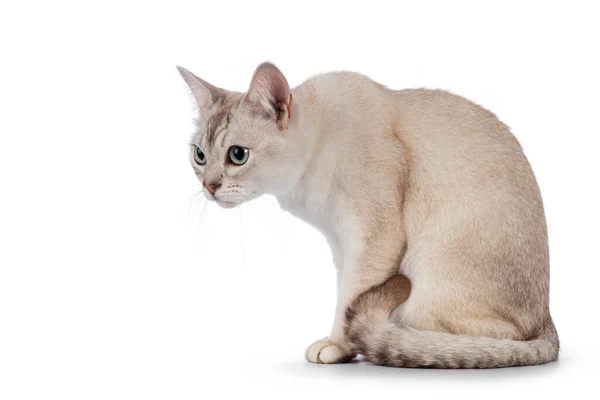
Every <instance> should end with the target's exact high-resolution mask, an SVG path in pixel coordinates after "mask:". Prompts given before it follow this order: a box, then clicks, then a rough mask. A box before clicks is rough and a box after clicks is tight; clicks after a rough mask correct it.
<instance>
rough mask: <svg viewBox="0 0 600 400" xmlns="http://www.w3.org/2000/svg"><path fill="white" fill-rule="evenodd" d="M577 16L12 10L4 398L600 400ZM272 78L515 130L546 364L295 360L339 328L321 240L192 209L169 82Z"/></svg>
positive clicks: (588, 60)
mask: <svg viewBox="0 0 600 400" xmlns="http://www.w3.org/2000/svg"><path fill="white" fill-rule="evenodd" d="M88 3H90V4H88ZM17 4H18V5H17ZM392 4H393V5H392ZM417 4H418V5H417ZM592 5H593V2H589V3H584V2H575V1H569V2H564V3H563V4H562V5H559V4H557V3H554V2H514V3H513V2H497V3H492V2H470V3H465V2H447V3H446V2H439V3H431V2H407V3H401V2H389V4H385V3H381V4H380V3H378V2H376V1H368V2H365V3H364V4H361V5H358V4H356V5H352V4H351V3H350V2H340V3H336V4H334V3H328V2H325V1H319V2H315V3H310V2H308V1H296V2H285V1H277V2H275V1H274V2H261V3H259V2H257V1H248V2H237V3H234V2H232V1H223V2H220V1H217V0H213V1H210V2H203V1H198V0H196V1H192V2H186V3H183V2H174V1H170V2H164V3H163V5H157V4H155V3H153V2H149V1H148V2H139V3H137V4H136V3H133V2H114V3H112V2H109V1H104V2H101V3H100V2H99V4H96V5H93V4H91V2H73V3H70V4H67V3H66V2H60V1H51V2H42V1H39V2H18V3H17V2H12V4H8V2H3V3H2V5H1V6H0V41H1V47H0V51H1V55H2V61H0V72H1V73H0V190H1V191H2V193H1V195H0V239H1V241H0V246H1V248H0V398H2V399H6V400H8V399H50V398H57V399H154V398H156V399H197V398H204V399H219V398H254V397H256V398H265V399H270V398H278V399H293V398H331V397H333V398H348V397H349V398H355V397H357V398H358V397H360V398H364V397H365V396H366V397H367V398H370V399H378V398H391V397H392V396H393V398H404V399H406V398H409V396H412V395H418V396H419V397H420V398H421V397H426V398H428V397H434V396H435V395H438V397H440V396H443V398H447V397H451V398H452V397H458V396H460V397H461V398H465V397H467V398H471V397H472V398H490V399H495V398H506V397H507V396H512V397H513V398H525V396H527V397H531V396H536V398H537V397H538V396H542V395H556V396H560V397H561V398H563V397H564V396H565V395H569V396H570V397H576V398H579V397H580V395H581V396H583V394H582V393H584V392H585V391H592V392H591V393H590V394H588V396H589V398H591V397H594V394H595V395H598V386H597V385H596V383H597V382H595V381H597V379H598V377H599V376H600V367H599V363H598V359H599V358H600V350H599V346H598V340H599V337H598V336H599V333H598V332H599V328H600V324H599V322H598V306H599V305H600V301H599V300H598V296H599V295H600V293H599V291H598V289H597V288H598V282H599V281H600V272H599V267H600V261H599V257H598V246H599V243H598V239H600V237H599V236H600V235H599V233H598V232H599V226H600V213H599V211H598V204H599V202H600V196H599V194H598V181H599V179H598V173H599V172H600V171H599V170H600V163H599V161H598V158H599V157H598V155H597V153H598V148H599V146H598V145H599V144H600V141H599V139H598V138H599V135H600V129H599V127H600V122H599V118H600V110H599V109H600V107H599V106H600V102H599V101H598V98H599V93H600V82H599V78H598V71H600V62H599V60H598V53H599V51H598V38H599V37H600V29H599V28H598V15H599V13H598V10H596V9H594V8H593V7H592ZM264 60H271V61H273V62H275V63H276V64H277V65H278V66H279V67H280V68H281V69H282V70H283V71H284V73H285V74H286V75H287V78H288V80H289V82H290V84H292V85H297V84H300V83H301V82H302V81H303V80H304V79H306V78H307V77H309V76H311V75H313V74H315V73H319V72H324V71H329V70H339V69H349V70H355V71H359V72H362V73H365V74H367V75H369V76H370V77H372V78H373V79H375V80H377V81H379V82H382V83H384V84H386V85H387V86H389V87H391V88H397V89H401V88H406V87H422V86H425V87H431V88H445V89H449V90H451V91H453V92H455V93H459V94H461V95H464V96H466V97H468V98H469V99H472V100H474V101H475V102H477V103H479V104H482V105H484V106H485V107H487V108H489V109H490V110H492V111H493V112H494V113H496V114H497V115H498V116H499V118H501V119H502V120H503V121H504V122H505V123H507V124H508V125H509V126H510V127H511V128H512V130H513V132H514V134H515V135H516V136H517V138H518V139H519V140H520V142H521V143H522V145H523V147H524V149H525V153H526V155H527V156H528V158H529V160H530V162H531V163H532V165H533V168H534V170H535V173H536V175H537V177H538V180H539V183H540V186H541V190H542V193H543V197H544V201H545V206H546V211H547V218H548V226H549V232H550V249H551V258H552V261H551V271H552V288H551V307H552V313H553V316H554V318H555V322H556V325H557V327H558V330H559V334H560V338H561V341H562V351H561V355H560V361H559V362H557V363H553V364H549V365H544V366H539V367H531V368H512V369H504V370H488V371H434V370H407V369H391V368H381V367H375V366H371V365H368V364H365V363H360V364H350V365H333V366H323V365H310V364H308V363H306V362H305V361H304V359H303V352H304V349H305V347H306V346H308V345H309V344H310V343H312V341H314V340H315V339H318V338H321V337H323V336H325V335H327V334H328V332H329V329H330V324H331V321H332V316H333V307H334V286H335V285H334V269H333V266H332V261H331V257H330V254H329V250H328V248H327V247H326V244H325V240H324V239H323V238H322V237H321V236H320V235H319V233H318V232H316V231H315V230H313V229H312V228H310V227H308V226H307V225H306V224H304V223H303V222H301V221H299V220H296V219H294V218H293V217H291V216H290V215H289V214H286V213H284V212H283V211H281V210H280V209H279V208H278V206H277V204H276V203H275V201H274V200H273V199H269V198H267V199H259V200H256V201H254V202H252V203H249V204H246V205H244V206H243V207H241V209H237V210H222V209H219V208H218V206H217V205H215V204H214V203H211V204H209V205H208V206H207V207H206V208H205V209H204V203H203V201H202V200H200V199H201V196H200V197H192V196H191V195H192V193H194V192H196V191H198V190H199V189H200V184H199V182H197V181H196V179H195V176H194V175H193V173H192V171H191V168H190V166H189V164H188V159H187V152H188V146H187V141H188V137H189V135H190V134H191V132H192V123H191V120H192V116H193V115H192V111H191V110H192V109H191V102H190V98H189V97H188V94H187V91H186V88H185V86H184V84H183V81H182V80H181V78H180V77H179V75H178V73H177V71H176V69H175V64H180V65H183V66H185V67H187V68H188V69H190V70H192V71H193V72H195V73H196V74H198V75H199V76H201V77H203V78H204V79H206V80H208V81H210V82H212V83H213V84H215V85H218V86H223V87H225V88H227V89H231V90H241V91H243V90H245V89H246V88H247V86H248V84H249V79H250V76H251V74H252V72H253V70H254V68H255V67H256V65H258V64H259V63H260V62H262V61H264ZM349 156H352V155H351V154H349ZM594 392H595V393H594ZM588 393H589V392H588ZM384 396H385V397H384Z"/></svg>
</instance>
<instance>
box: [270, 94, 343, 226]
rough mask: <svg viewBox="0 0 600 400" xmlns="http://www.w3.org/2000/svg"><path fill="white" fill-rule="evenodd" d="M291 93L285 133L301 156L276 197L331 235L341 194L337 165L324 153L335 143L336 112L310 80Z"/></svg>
mask: <svg viewBox="0 0 600 400" xmlns="http://www.w3.org/2000/svg"><path fill="white" fill-rule="evenodd" d="M292 95H293V102H294V103H293V110H292V116H293V117H292V119H290V129H289V132H287V133H286V134H289V135H292V136H293V137H294V140H293V143H294V144H293V146H296V149H297V150H298V151H299V154H300V156H299V157H298V162H297V165H296V167H297V168H296V173H295V176H294V177H291V179H290V186H289V187H287V188H286V189H285V190H283V191H282V192H280V193H276V197H277V200H278V201H279V204H280V205H281V207H282V208H283V209H285V210H287V211H289V212H291V213H292V214H294V215H295V216H297V217H299V218H301V219H303V220H305V221H307V222H309V223H310V224H312V225H313V226H315V227H316V228H317V229H319V230H321V231H323V232H324V233H326V234H328V235H329V234H332V233H333V232H334V231H335V230H336V227H335V226H334V221H333V219H332V218H333V215H332V212H331V210H332V209H333V208H334V206H335V203H336V202H338V201H340V196H341V193H339V192H336V191H335V189H334V188H335V182H334V181H335V179H336V165H335V163H334V162H332V160H331V159H329V158H328V157H326V156H325V154H326V153H327V152H329V151H331V148H332V146H334V143H333V141H334V138H333V137H332V136H331V135H330V134H329V135H328V133H330V132H328V131H329V130H331V129H332V127H333V126H334V125H333V124H335V120H334V117H332V116H333V115H334V113H330V112H328V111H329V110H327V107H328V105H327V104H323V101H322V99H319V98H318V97H317V96H316V94H315V88H314V87H312V86H311V85H310V84H306V83H305V84H303V85H301V86H299V87H298V88H296V89H294V90H293V91H292Z"/></svg>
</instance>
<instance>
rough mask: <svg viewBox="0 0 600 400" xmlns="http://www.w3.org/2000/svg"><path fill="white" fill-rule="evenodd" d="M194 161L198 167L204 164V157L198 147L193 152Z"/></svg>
mask: <svg viewBox="0 0 600 400" xmlns="http://www.w3.org/2000/svg"><path fill="white" fill-rule="evenodd" d="M194 160H195V161H196V162H197V163H198V164H200V165H204V164H206V155H205V154H204V152H203V151H202V149H201V148H200V147H196V150H195V151H194Z"/></svg>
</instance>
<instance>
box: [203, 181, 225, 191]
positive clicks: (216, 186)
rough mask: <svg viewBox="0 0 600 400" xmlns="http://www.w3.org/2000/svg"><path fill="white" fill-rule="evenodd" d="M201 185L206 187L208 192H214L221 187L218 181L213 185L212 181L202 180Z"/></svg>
mask: <svg viewBox="0 0 600 400" xmlns="http://www.w3.org/2000/svg"><path fill="white" fill-rule="evenodd" d="M202 185H203V186H204V187H205V188H206V190H208V192H209V193H210V194H215V192H216V191H217V189H218V188H220V187H221V184H220V183H219V184H216V185H215V184H212V183H206V182H204V183H203V184H202Z"/></svg>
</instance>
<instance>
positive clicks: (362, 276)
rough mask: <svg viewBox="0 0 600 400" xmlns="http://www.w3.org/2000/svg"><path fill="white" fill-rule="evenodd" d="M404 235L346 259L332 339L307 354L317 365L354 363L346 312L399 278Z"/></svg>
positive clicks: (388, 237)
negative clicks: (360, 298) (394, 277)
mask: <svg viewBox="0 0 600 400" xmlns="http://www.w3.org/2000/svg"><path fill="white" fill-rule="evenodd" d="M402 239H403V238H401V237H400V235H397V236H387V237H385V238H382V240H381V242H380V243H378V245H377V246H373V244H372V243H371V245H370V246H364V247H366V248H367V249H366V250H363V251H360V252H354V254H355V255H354V254H352V252H348V253H346V254H345V255H344V258H343V259H344V263H343V264H344V265H343V268H340V267H339V266H338V268H337V269H338V295H337V304H336V312H335V319H334V323H333V328H332V329H331V333H330V335H329V336H328V337H326V338H323V339H320V340H317V341H316V342H314V343H313V344H311V345H310V346H309V347H308V348H307V349H306V352H305V358H306V359H307V360H308V361H310V362H313V363H319V364H335V363H345V362H350V361H351V360H352V359H353V358H354V357H355V356H356V354H355V353H353V351H352V350H351V347H350V345H349V344H348V343H347V341H346V338H345V335H344V316H345V312H346V309H347V308H348V307H349V306H350V305H351V304H352V302H353V301H354V300H355V299H356V298H357V297H358V296H359V295H360V294H361V293H363V292H365V291H367V290H369V289H370V288H372V287H373V286H376V285H379V284H381V283H383V282H385V281H386V280H387V279H388V278H389V277H390V276H392V275H394V274H397V273H398V269H399V265H398V260H399V258H400V256H401V253H402V252H403V249H404V242H403V240H402Z"/></svg>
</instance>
